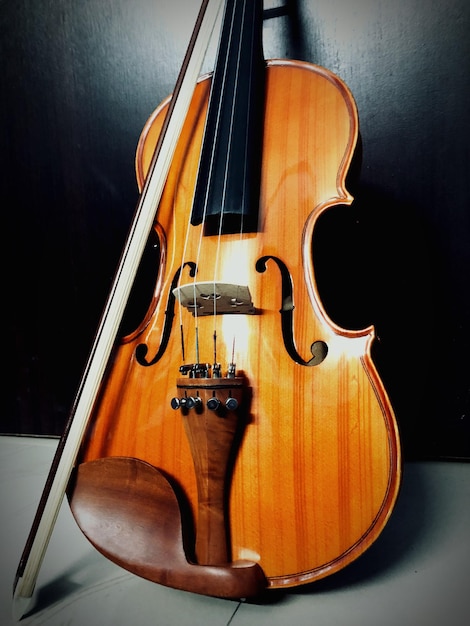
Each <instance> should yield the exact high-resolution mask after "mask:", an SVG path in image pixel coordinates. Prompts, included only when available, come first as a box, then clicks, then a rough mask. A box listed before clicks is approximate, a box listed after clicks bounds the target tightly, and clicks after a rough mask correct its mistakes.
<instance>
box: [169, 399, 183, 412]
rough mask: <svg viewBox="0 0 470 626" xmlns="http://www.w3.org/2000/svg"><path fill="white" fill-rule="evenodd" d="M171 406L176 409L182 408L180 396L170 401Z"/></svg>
mask: <svg viewBox="0 0 470 626" xmlns="http://www.w3.org/2000/svg"><path fill="white" fill-rule="evenodd" d="M170 405H171V408H172V409H174V410H175V411H176V410H177V409H179V408H180V406H181V402H180V399H179V398H172V399H171V402H170Z"/></svg>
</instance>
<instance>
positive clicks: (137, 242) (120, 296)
mask: <svg viewBox="0 0 470 626" xmlns="http://www.w3.org/2000/svg"><path fill="white" fill-rule="evenodd" d="M222 1H223V0H203V2H202V5H201V8H200V10H199V13H198V17H197V20H196V24H195V26H194V29H193V32H192V35H191V39H190V42H189V46H188V49H187V52H186V54H185V57H184V60H183V64H182V67H181V70H180V73H179V75H178V79H177V82H176V85H175V90H174V93H173V97H172V99H171V102H170V105H169V108H168V113H167V115H166V118H165V121H164V124H163V128H162V131H161V133H160V137H159V140H158V143H157V145H156V148H155V153H154V156H153V160H152V164H151V167H150V170H149V175H148V176H147V178H146V182H145V184H144V187H143V190H142V193H141V196H140V199H139V202H138V205H137V208H136V211H135V216H134V219H133V222H132V225H131V228H130V231H129V234H128V237H127V240H126V243H125V246H124V250H123V252H122V255H121V259H120V262H119V265H118V269H117V271H116V274H115V278H114V281H113V284H112V287H111V291H110V294H109V296H108V299H107V302H106V304H105V308H104V311H103V314H102V317H101V321H100V323H99V326H98V330H97V332H96V335H95V339H94V342H93V346H92V349H91V352H90V356H89V357H88V361H87V364H86V366H85V370H84V374H83V376H82V379H81V382H80V385H79V388H78V392H77V395H76V397H75V401H74V404H73V407H72V411H71V414H70V417H69V419H68V421H67V424H66V426H65V430H64V433H63V435H62V437H61V439H60V441H59V444H58V446H57V450H56V453H55V455H54V458H53V461H52V465H51V468H50V471H49V474H48V477H47V479H46V483H45V486H44V490H43V493H42V496H41V499H40V502H39V505H38V509H37V511H36V515H35V518H34V521H33V524H32V527H31V531H30V533H29V536H28V539H27V541H26V545H25V548H24V551H23V554H22V556H21V559H20V563H19V565H18V569H17V572H16V577H15V581H14V585H13V616H14V618H15V619H17V620H19V619H21V617H23V615H24V614H25V613H26V611H27V610H28V607H29V606H30V604H31V599H32V596H33V593H34V589H35V586H36V581H37V577H38V574H39V570H40V567H41V564H42V561H43V558H44V555H45V552H46V549H47V546H48V543H49V540H50V537H51V534H52V531H53V528H54V525H55V522H56V519H57V516H58V513H59V509H60V507H61V504H62V501H63V498H64V495H65V492H66V489H67V485H68V482H69V479H70V475H71V473H72V470H73V467H74V464H75V461H76V458H77V455H78V451H79V448H80V444H81V441H82V438H83V435H84V432H85V430H86V427H87V425H88V422H89V419H90V415H91V411H92V409H93V405H94V403H95V400H96V397H97V394H98V391H99V388H100V383H101V380H102V377H103V375H104V372H105V369H106V366H107V363H108V361H109V358H110V355H111V351H112V348H113V345H114V343H115V340H116V335H117V332H118V329H119V326H120V322H121V320H122V317H123V314H124V309H125V306H126V303H127V300H128V297H129V294H130V290H131V288H132V284H133V282H134V279H135V275H136V273H137V269H138V266H139V262H140V259H141V258H142V255H143V252H144V248H145V245H146V242H147V239H148V236H149V233H150V230H151V228H152V225H153V222H154V219H155V213H156V208H157V207H158V203H159V201H160V198H161V195H162V193H163V188H164V185H165V182H166V178H167V175H168V171H169V168H170V164H171V161H172V158H173V155H174V151H175V148H176V144H177V141H178V138H179V135H180V132H181V129H182V126H183V122H184V120H185V118H186V114H187V111H188V109H189V105H190V102H191V98H192V95H193V92H194V89H195V87H196V83H197V80H198V77H199V75H200V71H201V67H202V63H203V60H204V56H205V54H206V51H207V48H208V46H209V43H210V39H211V35H212V31H213V29H214V27H215V24H216V20H217V16H218V13H219V10H220V7H221V5H222Z"/></svg>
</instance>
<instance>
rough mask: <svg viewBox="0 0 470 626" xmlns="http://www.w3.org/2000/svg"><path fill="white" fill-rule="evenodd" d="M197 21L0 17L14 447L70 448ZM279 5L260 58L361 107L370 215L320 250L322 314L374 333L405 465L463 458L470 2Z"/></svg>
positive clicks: (339, 214)
mask: <svg viewBox="0 0 470 626" xmlns="http://www.w3.org/2000/svg"><path fill="white" fill-rule="evenodd" d="M282 7H284V8H283V9H282ZM198 8H199V2H198V1H197V0H194V1H192V0H171V2H167V0H132V2H129V1H128V0H81V1H80V2H76V1H72V0H15V1H14V0H10V1H8V0H4V1H2V2H1V3H0V55H1V56H0V58H1V71H0V107H1V109H0V115H1V118H0V119H1V125H0V159H1V170H0V171H1V186H0V194H1V200H0V201H1V207H2V216H3V220H4V221H3V228H2V234H3V251H4V262H3V299H2V300H3V305H2V308H3V314H4V315H3V319H4V322H3V337H4V342H3V351H2V357H3V358H2V364H3V372H4V375H3V381H4V383H3V385H2V386H3V393H2V396H3V399H4V402H3V409H2V414H1V424H0V431H1V432H3V433H18V434H32V433H34V434H38V435H50V434H53V435H58V434H60V433H61V432H62V429H63V427H64V424H65V421H66V419H67V416H68V413H69V410H70V406H71V403H72V401H73V397H74V394H75V390H76V387H77V385H78V382H79V379H80V376H81V372H82V369H83V366H84V363H85V360H86V357H87V353H88V350H89V347H90V345H91V342H92V339H93V336H94V332H95V329H96V326H97V323H98V320H99V316H100V314H101V310H102V307H103V305H104V302H105V299H106V295H107V292H108V289H109V287H110V282H111V280H112V277H113V274H114V270H115V268H116V265H117V262H118V258H119V254H120V250H121V247H122V245H123V243H124V240H125V237H126V234H127V231H128V227H129V225H130V222H131V219H132V215H133V212H134V209H135V206H136V202H137V198H138V195H137V187H136V183H135V176H134V154H135V149H136V145H137V141H138V138H139V135H140V132H141V130H142V128H143V125H144V124H145V121H146V119H147V118H148V116H149V115H150V113H151V111H152V110H153V109H154V108H155V107H156V106H157V105H158V104H159V102H160V101H161V100H162V99H163V98H165V97H166V96H167V95H168V94H169V93H171V91H172V89H173V86H174V83H175V80H176V76H177V73H178V71H179V67H180V64H181V61H182V58H183V55H184V52H185V48H186V46H187V43H188V40H189V36H190V33H191V30H192V27H193V23H194V20H195V17H196V13H197V10H198ZM277 8H281V11H277V10H276V9H277ZM265 9H266V19H265V25H264V48H265V57H266V58H270V57H288V58H298V59H302V60H306V61H310V62H313V63H317V64H319V65H322V66H324V67H326V68H328V69H330V70H332V71H333V72H335V73H336V74H338V75H339V76H340V77H341V78H342V79H343V80H344V81H345V82H346V83H347V84H348V86H349V87H350V89H351V90H352V93H353V94H354V97H355V99H356V102H357V106H358V109H359V116H360V130H361V149H360V150H358V154H357V158H356V164H357V165H360V173H359V174H358V175H357V176H355V177H353V176H351V180H350V183H349V188H350V190H351V191H352V193H353V194H354V196H355V202H354V204H353V206H352V207H348V208H344V207H339V208H337V209H333V210H330V211H329V212H328V213H327V214H326V215H325V217H324V218H323V219H322V220H321V222H320V224H319V225H318V229H317V232H316V234H315V240H314V251H315V257H314V258H315V264H316V268H317V273H318V281H319V286H320V289H321V294H322V299H323V302H324V304H325V306H326V307H327V310H328V311H329V313H330V315H331V316H332V317H333V319H334V320H335V321H336V322H337V323H339V324H341V325H342V326H344V327H346V328H359V327H362V326H365V325H368V324H369V323H373V324H374V325H375V327H376V331H377V334H378V336H379V338H380V340H379V341H378V342H376V344H375V349H374V357H375V360H376V363H377V366H378V368H379V372H380V374H381V377H382V379H383V381H384V383H385V385H386V387H387V389H388V391H389V394H390V397H391V400H392V402H393V405H394V407H395V411H396V413H397V417H398V420H399V424H400V428H401V432H402V439H403V444H404V449H405V455H406V458H408V459H423V458H431V459H437V458H458V457H460V458H462V457H464V458H467V459H468V458H470V366H469V358H470V290H469V275H470V207H469V175H470V172H469V163H470V161H469V140H470V137H469V123H468V118H467V115H468V110H469V85H468V74H469V61H470V44H469V29H468V26H469V21H470V3H469V2H468V1H467V0H443V1H439V0H434V1H433V2H431V1H428V0H376V1H374V0H342V1H341V0H297V1H291V2H289V1H287V2H285V0H278V1H275V0H272V1H270V2H265ZM283 12H284V14H282V13H283ZM211 55H213V50H211V51H210V52H209V55H208V59H207V62H206V66H207V67H205V68H204V69H205V70H206V69H207V70H208V69H210V68H211V67H212V56H211ZM280 123H282V120H280ZM356 169H357V168H353V169H352V173H353V172H356Z"/></svg>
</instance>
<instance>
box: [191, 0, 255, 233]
mask: <svg viewBox="0 0 470 626" xmlns="http://www.w3.org/2000/svg"><path fill="white" fill-rule="evenodd" d="M262 25H263V3H262V1H261V0H255V1H253V0H227V2H226V4H225V12H224V17H223V23H222V31H221V37H220V42H219V48H218V53H217V59H216V64H215V69H214V75H213V78H212V88H211V96H210V99H209V105H208V113H207V121H206V130H205V133H204V139H203V145H202V151H201V161H200V167H199V172H198V179H197V184H196V189H195V196H194V203H193V209H192V214H191V223H192V224H193V225H197V224H201V223H204V226H205V229H206V234H215V233H219V232H223V233H229V232H239V231H240V230H243V231H244V232H249V231H256V229H257V222H258V219H257V217H258V204H259V181H260V171H261V148H262V146H261V141H262V129H263V123H262V120H263V112H264V74H265V62H264V57H263V48H262ZM234 129H237V130H236V131H235V130H234ZM221 220H222V224H221Z"/></svg>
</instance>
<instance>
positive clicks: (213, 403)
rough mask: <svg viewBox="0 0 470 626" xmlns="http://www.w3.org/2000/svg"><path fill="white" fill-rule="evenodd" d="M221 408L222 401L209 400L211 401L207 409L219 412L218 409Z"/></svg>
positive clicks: (208, 402) (216, 399)
mask: <svg viewBox="0 0 470 626" xmlns="http://www.w3.org/2000/svg"><path fill="white" fill-rule="evenodd" d="M219 406H220V400H219V399H218V398H215V397H213V398H209V400H208V401H207V408H208V409H210V410H211V411H217V409H218V408H219Z"/></svg>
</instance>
